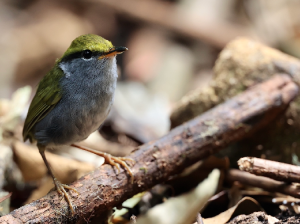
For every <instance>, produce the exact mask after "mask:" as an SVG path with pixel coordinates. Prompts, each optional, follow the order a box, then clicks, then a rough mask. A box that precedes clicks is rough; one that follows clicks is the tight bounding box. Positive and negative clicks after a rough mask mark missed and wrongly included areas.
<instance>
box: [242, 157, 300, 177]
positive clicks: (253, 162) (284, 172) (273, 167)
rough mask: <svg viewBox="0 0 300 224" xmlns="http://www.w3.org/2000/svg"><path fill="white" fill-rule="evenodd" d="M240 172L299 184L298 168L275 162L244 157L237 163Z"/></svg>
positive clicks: (299, 171)
mask: <svg viewBox="0 0 300 224" xmlns="http://www.w3.org/2000/svg"><path fill="white" fill-rule="evenodd" d="M238 165H239V168H240V170H242V171H246V172H249V173H252V174H255V175H258V176H265V177H270V178H272V179H274V180H279V181H285V182H298V183H299V182H300V167H299V166H295V165H291V164H287V163H280V162H276V161H271V160H266V159H259V158H253V157H244V158H241V159H240V160H239V161H238Z"/></svg>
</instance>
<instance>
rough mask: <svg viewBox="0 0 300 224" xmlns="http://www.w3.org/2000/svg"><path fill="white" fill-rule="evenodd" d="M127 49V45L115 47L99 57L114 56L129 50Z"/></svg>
mask: <svg viewBox="0 0 300 224" xmlns="http://www.w3.org/2000/svg"><path fill="white" fill-rule="evenodd" d="M127 50H128V48H127V47H113V48H112V49H110V50H109V51H108V52H106V53H104V54H103V55H101V56H100V57H99V58H98V59H102V58H108V57H113V56H115V55H117V54H122V53H123V52H124V51H127Z"/></svg>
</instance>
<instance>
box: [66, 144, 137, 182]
mask: <svg viewBox="0 0 300 224" xmlns="http://www.w3.org/2000/svg"><path fill="white" fill-rule="evenodd" d="M71 146H73V147H76V148H78V149H82V150H85V151H87V152H91V153H94V154H96V155H98V156H102V157H103V158H104V159H105V163H106V164H110V165H112V166H115V167H116V168H117V170H118V171H119V172H120V165H121V166H123V167H124V168H125V169H126V170H127V172H128V173H129V175H130V177H131V183H133V180H134V177H133V173H132V171H131V169H130V168H129V166H128V165H127V163H128V162H129V161H130V162H132V163H133V164H134V163H135V161H134V160H133V159H130V158H125V157H115V156H112V155H110V154H108V153H105V152H99V151H96V150H93V149H89V148H86V147H82V146H80V145H77V144H71ZM126 162H127V163H126Z"/></svg>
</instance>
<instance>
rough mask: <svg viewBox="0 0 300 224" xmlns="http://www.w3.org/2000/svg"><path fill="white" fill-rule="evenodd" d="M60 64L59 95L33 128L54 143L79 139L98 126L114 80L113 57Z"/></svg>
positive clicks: (108, 107) (113, 87) (114, 82)
mask: <svg viewBox="0 0 300 224" xmlns="http://www.w3.org/2000/svg"><path fill="white" fill-rule="evenodd" d="M60 68H61V69H62V70H63V72H64V74H65V75H64V77H63V78H62V79H61V82H60V85H61V88H62V98H61V100H60V101H59V103H58V104H57V105H56V106H55V108H54V109H53V110H51V111H50V113H49V114H48V115H47V116H46V117H45V118H44V119H43V120H42V121H41V122H40V123H43V124H42V125H39V123H38V124H37V128H36V129H39V128H40V129H41V130H40V131H42V132H43V134H44V135H45V133H46V135H47V140H48V141H49V142H50V143H54V144H55V145H60V144H71V143H74V142H78V141H81V140H83V139H85V138H87V137H88V136H89V135H90V134H91V133H92V132H93V131H95V130H97V129H98V128H99V126H100V125H101V124H102V123H103V121H104V120H105V118H106V117H107V115H108V113H109V111H110V108H111V105H112V102H113V97H114V91H115V88H116V81H117V67H116V59H115V57H114V58H107V59H102V60H91V61H84V60H82V59H80V58H79V59H74V60H73V61H71V62H68V63H61V64H60ZM39 126H40V127H39ZM41 126H43V127H41ZM37 131H38V130H37Z"/></svg>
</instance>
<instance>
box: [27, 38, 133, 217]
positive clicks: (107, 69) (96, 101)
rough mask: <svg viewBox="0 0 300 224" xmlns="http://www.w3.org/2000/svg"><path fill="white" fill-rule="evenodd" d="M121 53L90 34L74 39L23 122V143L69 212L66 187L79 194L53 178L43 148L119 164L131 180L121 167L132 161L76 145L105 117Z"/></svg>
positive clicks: (109, 106)
mask: <svg viewBox="0 0 300 224" xmlns="http://www.w3.org/2000/svg"><path fill="white" fill-rule="evenodd" d="M126 50H128V49H127V48H126V47H114V46H113V45H112V43H111V42H110V41H108V40H106V39H104V38H102V37H100V36H97V35H94V34H87V35H82V36H79V37H77V38H76V39H75V40H73V42H72V43H71V45H70V47H69V48H68V49H67V51H66V52H65V53H64V54H63V56H62V57H61V58H60V59H57V60H56V62H55V64H54V66H53V68H52V69H51V70H50V71H49V72H48V73H47V74H46V76H44V78H43V79H42V80H41V81H40V83H39V85H38V88H37V91H36V93H35V96H34V98H33V99H32V102H31V104H30V107H29V110H28V114H27V117H26V119H25V123H24V129H23V138H24V141H26V140H27V139H29V140H30V142H35V141H36V142H37V147H38V149H39V152H40V154H41V156H42V158H43V160H44V163H45V165H46V167H47V169H48V171H49V173H50V175H51V177H52V178H53V182H54V185H55V187H56V190H57V191H58V193H59V194H61V195H63V196H64V197H65V198H66V200H67V202H68V204H69V206H70V209H71V211H72V213H73V214H74V208H73V205H72V202H71V199H70V196H69V195H68V193H67V192H66V190H65V189H69V190H73V191H75V192H76V193H78V192H77V191H76V189H74V188H71V187H69V186H68V185H65V184H61V183H60V182H59V181H58V180H57V179H56V178H55V176H54V174H53V172H52V170H51V168H50V165H49V163H48V161H47V159H46V156H45V149H51V148H56V147H59V146H62V145H72V146H75V147H78V148H81V149H83V150H86V151H89V152H92V153H95V154H97V155H100V156H103V157H104V158H105V162H106V163H108V164H111V165H112V166H116V167H117V169H118V170H119V171H120V169H119V165H122V166H123V167H124V168H125V169H126V170H127V171H128V173H129V174H130V176H131V179H132V180H133V175H132V172H131V170H130V168H129V167H128V165H127V164H126V162H127V161H131V162H133V160H132V159H129V158H123V157H113V156H111V155H109V154H106V153H102V152H98V151H94V150H92V149H88V148H83V147H81V146H78V145H76V144H75V143H76V142H79V141H82V140H84V139H86V138H87V137H88V136H89V135H90V134H91V133H92V132H94V131H96V130H97V129H98V128H99V127H100V125H101V124H102V123H103V121H104V120H105V119H106V117H107V115H108V114H109V111H110V108H111V105H112V103H113V98H114V92H115V88H116V83H117V77H118V74H117V63H116V55H117V54H121V53H123V52H124V51H126Z"/></svg>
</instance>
